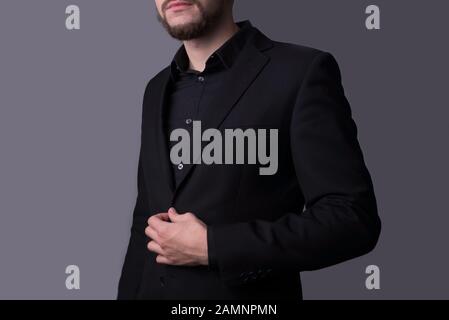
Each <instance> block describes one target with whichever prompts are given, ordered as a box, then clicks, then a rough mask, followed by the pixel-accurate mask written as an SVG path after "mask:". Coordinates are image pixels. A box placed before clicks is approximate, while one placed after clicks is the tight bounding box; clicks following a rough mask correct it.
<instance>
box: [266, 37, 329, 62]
mask: <svg viewBox="0 0 449 320" xmlns="http://www.w3.org/2000/svg"><path fill="white" fill-rule="evenodd" d="M273 44H274V45H273V47H272V49H271V50H270V55H271V57H272V58H274V59H276V58H278V59H279V60H282V61H283V62H284V63H287V64H290V63H298V62H299V63H305V64H306V65H308V64H310V63H311V62H312V61H313V60H314V59H315V58H316V57H318V56H320V55H322V54H324V53H327V52H326V51H324V50H322V49H319V48H314V47H309V46H306V45H301V44H294V43H288V42H281V41H273Z"/></svg>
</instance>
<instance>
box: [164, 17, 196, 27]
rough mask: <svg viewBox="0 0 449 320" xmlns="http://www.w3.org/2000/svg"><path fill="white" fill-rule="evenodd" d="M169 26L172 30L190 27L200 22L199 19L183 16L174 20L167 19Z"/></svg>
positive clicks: (173, 18)
mask: <svg viewBox="0 0 449 320" xmlns="http://www.w3.org/2000/svg"><path fill="white" fill-rule="evenodd" d="M167 21H168V24H169V25H170V27H172V28H179V27H182V26H188V25H190V24H192V23H197V22H198V17H194V16H192V15H183V16H176V17H172V18H168V19H167Z"/></svg>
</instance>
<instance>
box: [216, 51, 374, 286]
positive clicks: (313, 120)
mask: <svg viewBox="0 0 449 320" xmlns="http://www.w3.org/2000/svg"><path fill="white" fill-rule="evenodd" d="M290 142H291V145H290V147H291V153H292V157H293V162H294V168H295V172H296V176H297V180H298V183H299V185H300V188H301V190H302V193H303V196H304V199H305V210H304V211H303V212H285V213H284V212H283V213H281V214H280V216H281V217H280V218H279V219H278V220H276V221H264V220H253V221H249V222H241V223H235V224H224V225H211V226H208V233H209V232H210V234H209V235H208V248H209V250H210V251H211V254H212V256H213V258H212V259H211V260H212V262H213V265H214V266H216V267H217V268H218V270H219V272H220V275H221V278H222V280H224V281H225V283H227V284H228V285H239V284H244V283H246V282H248V281H252V280H257V279H259V278H260V277H264V276H266V275H268V274H282V273H283V272H286V271H308V270H316V269H320V268H324V267H327V266H331V265H334V264H337V263H340V262H343V261H346V260H349V259H352V258H355V257H358V256H361V255H363V254H366V253H368V252H369V251H371V250H372V249H373V248H374V247H375V245H376V243H377V241H378V238H379V234H380V229H381V222H380V219H379V216H378V213H377V205H376V198H375V195H374V190H373V185H372V181H371V177H370V174H369V172H368V170H367V168H366V166H365V163H364V159H363V155H362V151H361V148H360V146H359V143H358V140H357V127H356V124H355V122H354V121H353V119H352V115H351V109H350V106H349V103H348V101H347V99H346V97H345V94H344V89H343V87H342V84H341V74H340V70H339V67H338V64H337V62H336V60H335V59H334V57H333V56H332V55H331V54H330V53H327V52H321V53H319V54H318V55H317V56H316V57H315V58H314V60H313V62H312V63H311V65H310V67H309V70H308V71H307V74H306V76H305V78H304V79H303V82H302V84H301V88H300V89H299V91H298V96H297V99H296V103H295V106H294V111H293V113H292V119H291V126H290ZM298 196H300V195H298ZM212 251H213V252H212Z"/></svg>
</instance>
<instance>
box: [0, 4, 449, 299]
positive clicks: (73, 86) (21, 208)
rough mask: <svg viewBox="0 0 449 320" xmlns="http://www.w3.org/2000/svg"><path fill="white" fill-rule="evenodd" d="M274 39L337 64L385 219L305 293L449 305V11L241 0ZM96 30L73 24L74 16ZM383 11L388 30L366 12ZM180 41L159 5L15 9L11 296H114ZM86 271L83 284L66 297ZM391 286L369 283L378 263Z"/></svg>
mask: <svg viewBox="0 0 449 320" xmlns="http://www.w3.org/2000/svg"><path fill="white" fill-rule="evenodd" d="M236 2H237V3H236V16H237V17H238V19H239V20H240V19H247V18H249V19H250V20H251V21H252V23H253V24H254V25H255V26H257V27H259V28H260V29H261V30H263V31H264V32H265V33H266V34H267V35H268V36H270V37H272V38H274V39H277V40H282V41H289V42H295V43H301V44H305V45H309V46H314V47H318V48H320V49H323V50H327V51H330V52H332V53H333V54H334V56H335V57H336V58H337V60H338V62H339V63H340V67H341V70H342V75H343V83H344V86H345V89H346V94H347V97H348V99H349V101H350V103H351V105H352V110H353V116H354V119H355V120H356V122H357V124H358V128H359V140H360V143H361V145H362V148H363V151H364V154H365V159H366V163H367V165H368V167H369V169H370V171H371V174H372V176H373V181H374V184H375V189H376V195H377V198H378V204H379V211H380V215H381V217H382V221H383V230H382V235H381V239H380V241H379V244H378V246H377V248H376V249H375V250H374V251H373V252H372V253H370V254H369V255H367V256H364V257H362V258H359V259H356V260H353V261H350V262H347V263H344V264H340V265H337V266H334V267H332V268H327V269H324V270H320V271H316V272H309V273H303V290H304V297H305V298H306V299H315V298H321V299H347V298H355V299H379V298H384V299H403V298H404V299H405V298H411V299H418V298H422V299H427V298H446V299H448V298H449V275H448V272H447V270H448V267H449V259H448V258H447V248H446V246H447V244H448V242H449V233H448V232H447V228H448V227H449V225H448V222H449V217H448V210H447V190H448V187H447V181H448V178H449V177H448V175H449V174H448V169H447V163H449V152H448V151H447V146H448V142H447V137H448V116H449V111H448V108H447V107H448V103H447V93H448V86H447V84H448V80H447V76H448V71H449V70H448V63H447V57H448V56H449V52H448V46H447V39H446V37H447V12H448V9H449V3H448V2H447V1H442V0H432V1H424V0H421V1H405V0H396V1H386V0H382V1H381V0H376V1H374V2H373V3H371V2H368V1H361V0H345V1H332V0H327V1H323V0H319V1H318V0H314V1H297V0H290V1H272V0H257V1H254V0H253V1H250V0H237V1H236ZM69 4H77V5H79V6H80V9H81V30H80V31H74V32H73V31H72V32H70V31H67V30H66V29H65V8H66V6H67V5H69ZM369 4H376V5H379V6H380V8H381V27H382V29H381V30H379V31H368V30H366V28H365V26H364V21H365V17H366V16H365V13H364V11H365V8H366V7H367V6H368V5H369ZM178 45H179V44H178V43H177V42H176V41H174V40H171V39H170V38H169V37H168V36H167V35H166V34H165V32H164V31H163V29H162V28H161V27H160V25H159V23H158V22H157V20H156V18H155V13H154V8H153V1H152V0H133V1H122V0H96V1H91V0H76V1H71V2H69V1H62V0H58V1H55V0H51V1H50V0H39V1H32V0H27V1H24V0H2V1H1V2H0V155H1V157H0V159H1V160H0V214H1V215H0V298H3V299H12V298H24V299H34V298H39V299H49V298H59V299H81V298H83V299H100V298H101V299H103V298H104V299H114V298H115V296H116V290H117V282H118V279H119V274H120V270H121V266H122V262H123V258H124V254H125V250H126V246H127V242H128V237H129V227H130V222H131V213H132V209H133V206H134V202H135V197H136V192H137V190H136V175H137V157H138V148H139V134H140V116H141V103H142V95H143V91H144V88H145V85H146V83H147V81H148V80H149V79H150V78H151V77H152V76H153V75H154V74H155V73H156V72H158V71H159V70H160V69H161V68H162V67H163V66H165V65H167V64H168V63H169V62H170V60H171V58H172V55H173V54H174V51H175V50H176V48H177V47H178ZM69 264H76V265H79V267H80V269H81V290H78V291H76V290H75V291H73V290H72V291H68V290H67V289H66V288H65V277H66V275H65V273H64V271H65V267H66V266H67V265H69ZM369 264H376V265H378V266H379V267H380V269H381V289H380V290H377V291H369V290H367V289H365V286H364V282H365V277H366V275H365V273H364V271H365V267H366V266H367V265H369Z"/></svg>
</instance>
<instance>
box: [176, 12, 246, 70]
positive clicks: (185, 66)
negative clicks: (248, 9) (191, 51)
mask: <svg viewBox="0 0 449 320" xmlns="http://www.w3.org/2000/svg"><path fill="white" fill-rule="evenodd" d="M237 26H238V27H239V30H238V31H237V32H236V33H235V34H234V35H233V36H232V37H231V38H230V39H228V40H227V41H226V42H225V43H224V44H223V45H222V46H221V47H220V48H219V49H217V50H216V51H215V52H214V53H213V54H212V55H211V56H210V57H209V59H208V60H207V62H206V69H205V70H209V69H211V68H212V67H215V66H218V67H224V68H226V69H229V68H231V67H232V65H233V64H234V62H235V60H236V59H237V56H238V54H239V53H240V51H241V50H242V48H243V46H244V45H245V43H246V40H247V39H248V38H249V35H250V31H251V30H252V25H251V22H250V21H248V20H245V21H242V22H238V23H237ZM170 68H171V74H172V77H175V76H176V75H177V74H178V73H179V72H184V73H185V72H188V71H189V57H188V55H187V52H186V50H185V47H184V45H183V46H181V47H180V48H179V49H178V51H177V52H176V54H175V56H174V58H173V60H172V62H171V65H170Z"/></svg>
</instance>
